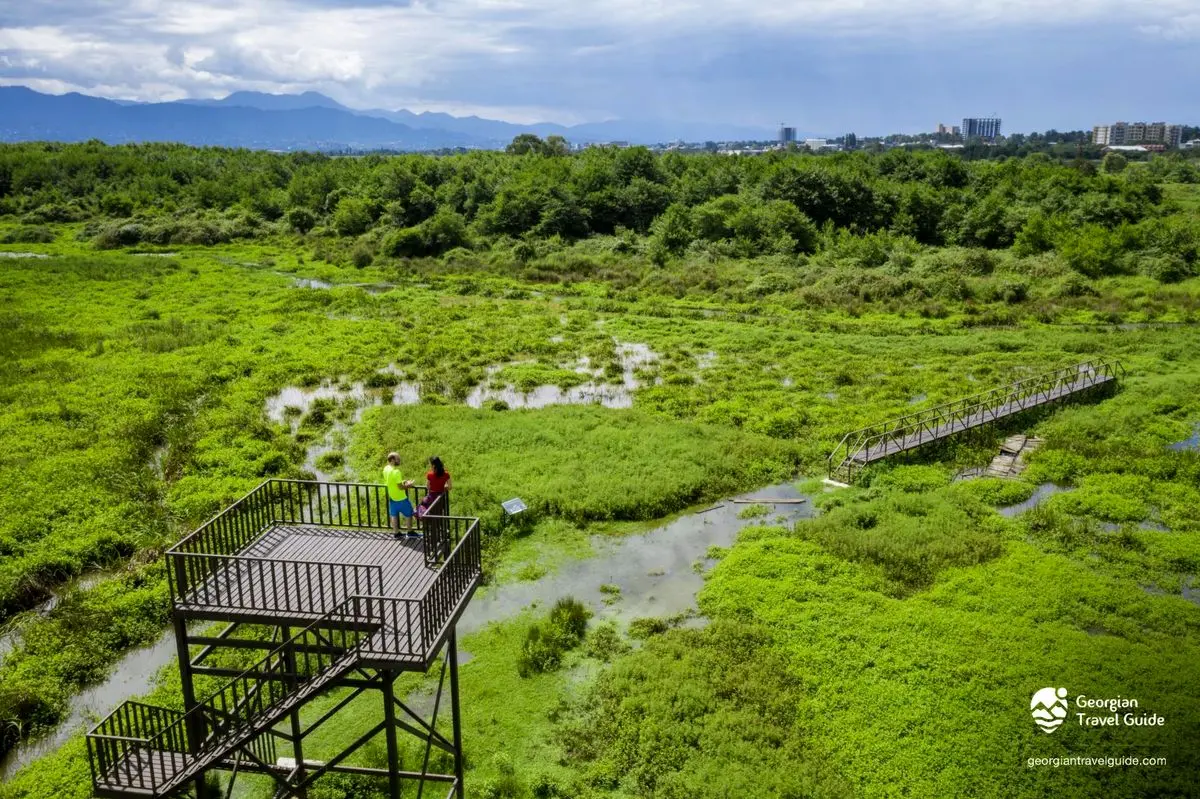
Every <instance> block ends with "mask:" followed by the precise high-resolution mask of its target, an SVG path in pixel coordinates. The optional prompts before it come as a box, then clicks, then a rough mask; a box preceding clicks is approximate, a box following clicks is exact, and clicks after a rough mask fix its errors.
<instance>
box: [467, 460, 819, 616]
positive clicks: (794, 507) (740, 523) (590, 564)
mask: <svg viewBox="0 0 1200 799" xmlns="http://www.w3.org/2000/svg"><path fill="white" fill-rule="evenodd" d="M759 497H762V498H770V499H793V500H794V499H807V497H804V496H802V495H801V494H799V493H798V492H797V491H796V488H795V486H794V485H792V484H790V483H785V484H783V485H777V486H771V487H770V488H764V489H761V490H759V491H754V492H752V493H751V494H747V495H744V496H742V497H738V499H743V500H744V499H749V498H759ZM764 504H767V503H764ZM748 507H750V506H749V505H746V504H736V503H733V502H724V503H720V504H719V505H718V506H717V507H715V508H714V509H711V510H707V511H701V512H699V513H693V514H689V515H687V516H683V517H680V518H678V519H676V520H675V521H672V522H669V523H667V524H665V525H663V526H662V527H658V528H656V529H654V530H650V531H649V532H647V533H643V534H641V535H634V536H628V537H626V538H621V539H618V540H615V541H614V540H612V539H608V538H601V539H599V540H598V541H597V545H598V546H597V549H602V554H599V555H597V556H595V557H591V558H588V559H586V560H580V561H577V562H574V563H571V564H569V565H566V566H564V567H562V568H561V569H560V570H559V571H557V572H555V573H554V574H551V575H547V576H546V577H543V578H541V579H540V580H537V581H535V582H522V583H509V584H506V585H502V586H500V587H498V588H496V589H495V590H489V591H487V592H484V593H482V594H481V595H480V596H477V597H475V599H473V600H471V604H470V605H469V606H468V607H467V610H466V612H464V613H463V616H462V620H461V621H460V622H459V630H460V632H463V633H470V632H473V631H475V630H478V629H480V628H481V627H483V626H484V625H486V624H487V623H488V622H492V621H499V620H501V619H505V618H508V617H510V616H513V615H515V614H517V613H519V612H520V611H521V610H522V609H524V608H525V607H527V606H528V605H530V604H532V603H534V602H538V603H542V604H546V603H552V602H554V601H556V600H558V599H559V598H560V597H563V596H567V595H568V594H569V595H571V596H573V597H575V598H576V599H578V600H579V601H581V602H584V603H586V604H587V605H589V606H591V608H592V609H593V610H594V611H596V613H597V617H599V618H602V619H603V618H612V617H621V618H624V619H632V618H637V617H639V616H660V617H661V616H673V615H675V614H678V613H684V612H686V611H688V610H691V609H692V608H694V607H695V603H696V592H697V591H699V590H700V588H701V587H702V586H703V585H704V575H703V573H702V572H700V571H697V569H696V563H697V561H699V562H701V563H702V564H705V565H707V553H708V550H709V547H712V546H718V547H728V546H731V545H732V544H733V542H734V540H735V539H736V538H737V535H738V533H739V532H741V531H742V530H743V529H745V528H746V527H748V526H750V525H752V524H763V523H765V524H782V523H791V522H794V521H796V520H797V519H805V518H809V517H811V516H812V515H813V514H814V512H815V511H814V509H813V507H812V503H811V502H804V503H802V504H787V505H775V506H769V507H772V508H773V510H772V512H771V513H769V514H768V515H766V516H760V517H758V518H754V519H747V518H740V516H741V512H742V511H743V510H745V509H746V508H748ZM601 585H606V586H614V585H615V586H617V587H618V588H620V589H621V593H620V599H619V600H618V601H616V602H612V603H611V604H606V603H605V599H606V598H610V597H611V595H610V594H606V593H605V592H603V591H601V590H600V586H601Z"/></svg>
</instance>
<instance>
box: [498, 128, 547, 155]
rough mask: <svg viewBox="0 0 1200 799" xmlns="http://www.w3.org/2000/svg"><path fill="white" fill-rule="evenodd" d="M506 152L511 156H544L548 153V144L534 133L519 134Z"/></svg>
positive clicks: (506, 148) (505, 149)
mask: <svg viewBox="0 0 1200 799" xmlns="http://www.w3.org/2000/svg"><path fill="white" fill-rule="evenodd" d="M504 152H506V153H508V154H509V155H542V154H544V153H545V152H546V142H544V141H542V139H541V137H540V136H538V135H537V134H534V133H521V134H518V135H517V136H516V137H515V138H514V139H513V140H512V142H510V143H509V145H508V146H507V147H505V148H504Z"/></svg>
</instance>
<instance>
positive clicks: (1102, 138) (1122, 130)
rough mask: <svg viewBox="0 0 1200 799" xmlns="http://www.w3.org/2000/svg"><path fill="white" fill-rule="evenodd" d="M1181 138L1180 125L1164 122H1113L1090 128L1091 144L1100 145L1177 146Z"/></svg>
mask: <svg viewBox="0 0 1200 799" xmlns="http://www.w3.org/2000/svg"><path fill="white" fill-rule="evenodd" d="M1182 140H1183V126H1182V125H1168V124H1167V123H1166V122H1114V123H1113V124H1111V125H1096V126H1095V127H1094V128H1092V144H1096V145H1099V146H1101V147H1109V146H1122V145H1126V144H1162V145H1164V146H1167V147H1178V146H1179V145H1180V142H1182Z"/></svg>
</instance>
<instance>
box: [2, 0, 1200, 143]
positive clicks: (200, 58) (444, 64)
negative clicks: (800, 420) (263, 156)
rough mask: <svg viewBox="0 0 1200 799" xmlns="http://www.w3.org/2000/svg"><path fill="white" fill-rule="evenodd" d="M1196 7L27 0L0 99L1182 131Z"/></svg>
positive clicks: (1158, 0)
mask: <svg viewBox="0 0 1200 799" xmlns="http://www.w3.org/2000/svg"><path fill="white" fill-rule="evenodd" d="M1198 75H1200V0H1154V2H1137V1H1135V0H1072V2H1070V3H1046V2H1044V1H1043V0H989V2H988V3H985V4H972V3H965V2H963V0H791V2H789V1H788V0H774V2H769V1H768V2H762V3H753V2H729V1H728V0H721V1H720V2H717V1H716V0H607V1H606V2H592V0H529V1H525V0H426V1H425V2H420V1H419V0H404V1H402V2H385V1H384V0H357V1H356V0H259V1H258V2H226V1H225V0H210V1H209V2H194V0H132V1H131V2H116V1H114V0H109V1H106V2H81V1H80V0H36V2H24V3H4V4H3V7H2V8H0V83H3V84H22V85H27V86H30V87H32V88H35V89H39V90H42V91H49V92H63V91H82V92H85V93H88V94H96V95H101V96H106V97H114V98H122V99H136V100H169V99H178V98H182V97H221V96H224V95H225V94H228V93H229V92H231V91H235V90H239V89H250V90H257V91H269V92H299V91H304V90H315V91H320V92H323V93H325V94H328V95H330V96H331V97H334V98H335V99H337V100H339V101H341V102H343V103H345V104H347V105H350V106H353V107H358V108H389V109H396V108H401V107H404V108H409V109H412V110H415V111H422V110H434V111H448V112H450V113H455V114H467V113H477V114H480V115H483V116H489V117H493V118H501V119H509V120H513V121H518V122H532V121H555V122H563V123H568V124H570V123H575V122H584V121H599V120H603V119H612V118H624V119H685V120H690V121H711V122H722V123H731V124H744V125H756V126H773V125H776V124H778V123H779V122H787V123H789V124H792V125H795V126H796V127H798V128H800V129H802V130H805V131H816V132H821V133H829V134H836V133H842V132H846V131H856V132H858V133H860V134H878V133H888V132H916V131H921V130H929V129H932V128H933V127H934V126H935V125H936V124H937V123H938V122H946V123H947V124H957V122H958V121H959V120H960V119H961V118H962V117H963V116H981V115H989V114H991V113H996V114H999V115H1000V116H1001V117H1003V118H1004V120H1005V129H1006V130H1007V131H1014V130H1021V131H1028V130H1033V129H1039V130H1044V129H1046V128H1050V127H1056V128H1059V129H1068V128H1070V129H1075V128H1085V127H1090V126H1091V125H1094V124H1099V123H1106V122H1110V121H1113V120H1116V119H1126V120H1135V119H1137V120H1142V119H1144V120H1148V121H1154V120H1166V121H1169V122H1184V123H1189V124H1196V123H1198V122H1200V102H1197V101H1198V99H1200V90H1198V89H1197V88H1196V86H1197V78H1198Z"/></svg>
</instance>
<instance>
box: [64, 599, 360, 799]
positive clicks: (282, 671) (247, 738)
mask: <svg viewBox="0 0 1200 799" xmlns="http://www.w3.org/2000/svg"><path fill="white" fill-rule="evenodd" d="M361 599H362V598H361V597H351V598H349V599H347V600H346V601H345V602H344V603H342V604H341V605H339V606H338V607H337V608H335V609H334V610H332V611H330V612H329V613H327V614H325V615H324V616H322V617H321V618H320V619H318V620H317V621H315V622H313V623H312V624H311V625H309V626H308V627H306V628H305V629H303V630H301V631H300V632H298V633H296V634H295V635H294V636H292V637H291V638H290V639H288V640H287V641H285V642H283V643H282V644H281V645H280V646H278V647H277V648H275V649H274V650H272V651H271V652H270V653H269V654H268V655H267V656H266V657H264V658H263V659H262V660H260V661H259V662H258V663H256V664H254V665H253V666H251V667H250V668H249V669H247V670H246V671H245V672H243V673H242V674H241V675H240V676H238V677H235V678H234V679H233V680H231V681H230V682H228V683H226V684H225V685H224V686H222V687H221V688H220V689H219V690H217V691H216V692H215V693H213V694H212V695H211V696H209V697H208V698H206V699H204V700H203V701H201V702H200V703H199V704H198V705H197V706H196V707H194V708H193V709H192V710H190V711H188V712H186V713H184V712H180V711H177V710H169V709H166V708H160V707H155V706H153V705H146V704H143V703H140V702H132V701H129V702H126V703H125V704H123V705H122V706H121V707H119V708H117V710H115V711H114V712H113V713H112V714H111V715H109V717H108V718H106V719H105V720H104V721H103V722H101V723H100V724H99V725H98V726H97V727H96V728H95V729H94V730H93V731H92V732H91V733H89V734H88V736H87V745H88V754H89V758H90V760H91V762H92V768H93V782H94V786H95V790H96V793H97V795H100V796H113V797H129V796H149V797H160V796H169V795H170V794H172V793H173V792H174V791H177V790H178V789H179V788H180V787H182V786H183V785H185V784H186V783H187V782H188V781H190V780H193V779H195V778H196V777H197V776H199V775H200V774H201V773H203V772H204V771H205V770H206V769H208V768H211V767H212V766H213V765H215V764H217V763H219V762H220V761H222V760H225V759H226V758H228V757H230V756H231V755H233V754H234V753H235V752H238V751H239V750H240V751H241V752H243V753H244V754H246V756H247V757H249V758H251V759H256V760H259V761H264V758H269V759H270V761H271V762H268V763H265V764H266V765H273V761H274V754H273V751H274V747H273V744H272V742H271V738H270V734H269V732H268V731H269V730H270V728H271V727H272V726H273V725H275V724H276V723H278V722H279V721H280V720H282V719H283V718H284V717H285V716H287V714H288V713H290V712H291V711H292V710H293V709H294V708H296V707H299V706H300V705H302V704H303V703H304V702H306V701H308V700H309V699H310V698H312V697H313V696H314V695H315V694H317V693H319V692H320V691H321V690H322V689H323V688H324V687H325V686H326V685H327V684H329V683H330V682H331V681H333V680H335V679H337V678H338V677H340V676H341V675H343V674H345V673H346V672H347V671H349V670H350V669H351V668H353V667H354V665H355V663H356V662H357V661H358V657H359V652H360V650H361V649H362V648H363V647H364V646H366V645H367V644H368V642H369V641H370V639H371V637H372V636H373V635H374V634H375V633H376V632H378V631H379V630H380V629H381V628H382V626H383V625H382V623H381V622H377V623H373V624H368V625H364V624H363V622H362V618H363V617H362V607H363V606H364V605H363V603H362V602H361V601H360V600H361ZM370 604H371V603H366V605H367V606H369V605H370ZM352 605H353V610H354V612H353V613H351V612H350V610H351V606H352ZM346 622H352V623H346ZM313 641H317V642H318V645H313V643H312V642H313Z"/></svg>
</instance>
